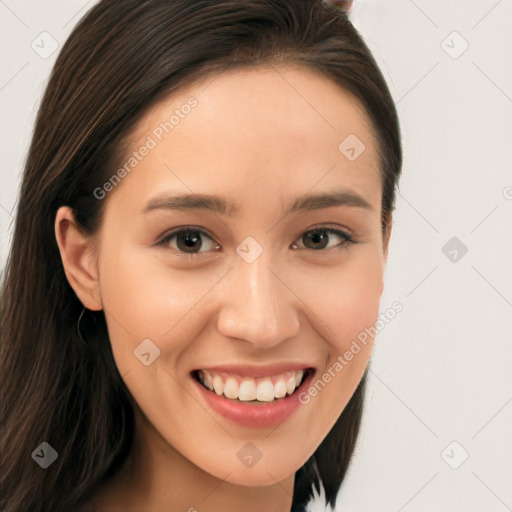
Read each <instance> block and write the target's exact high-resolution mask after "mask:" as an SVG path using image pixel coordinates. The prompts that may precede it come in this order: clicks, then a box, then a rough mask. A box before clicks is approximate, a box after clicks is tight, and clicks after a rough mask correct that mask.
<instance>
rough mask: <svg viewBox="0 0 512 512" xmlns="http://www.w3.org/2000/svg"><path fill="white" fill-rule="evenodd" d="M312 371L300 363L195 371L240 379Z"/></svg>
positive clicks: (234, 365)
mask: <svg viewBox="0 0 512 512" xmlns="http://www.w3.org/2000/svg"><path fill="white" fill-rule="evenodd" d="M306 369H313V370H314V367H313V366H311V365H310V364H301V363H295V364H294V363H275V364H268V365H265V366H254V365H248V364H226V365H218V366H202V367H201V368H198V369H197V370H208V371H210V372H213V373H231V374H236V375H240V377H254V378H258V377H271V376H273V375H280V374H282V373H286V372H293V371H299V370H306Z"/></svg>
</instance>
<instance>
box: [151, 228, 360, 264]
mask: <svg viewBox="0 0 512 512" xmlns="http://www.w3.org/2000/svg"><path fill="white" fill-rule="evenodd" d="M189 231H193V232H198V233H199V234H201V235H205V236H206V237H208V238H209V239H210V240H212V241H213V242H215V240H214V239H213V238H212V237H211V236H210V235H209V234H208V233H206V232H205V231H204V230H202V229H199V228H197V227H195V226H182V227H180V228H177V229H175V230H174V231H171V232H170V233H167V234H166V235H164V237H163V238H162V239H161V240H160V241H158V242H157V243H156V244H155V245H156V246H158V247H164V246H166V245H168V244H169V242H170V241H171V240H172V239H173V238H174V237H175V236H176V235H179V234H180V233H182V232H189ZM324 232H326V233H330V234H334V235H337V236H339V237H340V238H341V239H343V242H342V243H340V244H338V246H336V247H332V248H331V249H346V248H347V246H348V245H350V244H354V243H357V242H356V241H355V240H354V238H353V237H352V235H350V234H349V233H347V232H345V231H342V230H339V229H336V228H329V227H315V228H312V229H308V230H307V231H305V232H304V233H303V234H302V236H304V235H305V234H308V233H324ZM302 236H301V238H302ZM215 243H216V242H215ZM294 244H295V242H294ZM218 245H220V244H218ZM306 250H309V251H314V252H325V251H327V250H329V249H308V248H306ZM177 252H179V253H180V255H181V256H183V257H185V258H188V259H193V258H198V257H200V256H201V254H202V253H200V252H199V253H193V252H192V253H187V252H184V251H180V250H177Z"/></svg>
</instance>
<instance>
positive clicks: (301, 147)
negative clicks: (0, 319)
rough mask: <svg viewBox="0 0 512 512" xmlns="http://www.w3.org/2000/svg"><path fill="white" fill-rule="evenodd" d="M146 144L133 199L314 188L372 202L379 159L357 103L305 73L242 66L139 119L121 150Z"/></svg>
mask: <svg viewBox="0 0 512 512" xmlns="http://www.w3.org/2000/svg"><path fill="white" fill-rule="evenodd" d="M191 98H192V99H193V102H191ZM192 104H194V105H195V106H193V107H192V108H191V107H190V105H192ZM148 138H151V140H152V141H153V142H154V148H153V149H152V150H151V151H150V152H149V154H148V155H147V156H145V157H144V159H143V161H141V162H140V163H139V164H138V165H137V167H138V170H139V171H144V172H134V173H132V174H134V175H136V178H135V179H136V180H137V187H138V188H139V190H140V191H143V190H146V191H147V192H148V193H149V192H151V191H154V192H158V191H159V187H158V183H157V182H158V181H162V180H164V181H166V182H168V184H169V186H170V187H171V188H176V187H175V185H176V184H178V185H179V186H181V187H183V186H184V185H187V184H189V185H190V186H191V187H193V188H194V190H197V191H201V190H198V189H201V188H204V190H205V191H208V192H210V191H211V192H214V191H222V190H223V189H224V188H226V186H228V185H229V186H231V187H233V188H234V190H239V191H241V189H242V188H246V187H247V186H251V184H256V183H260V184H261V183H265V184H266V187H265V189H258V188H257V187H255V188H254V194H256V195H257V194H262V193H265V190H266V191H267V192H269V193H270V192H271V191H272V190H274V189H275V190H278V191H280V194H281V196H284V195H287V194H286V190H287V189H288V190H290V192H292V191H293V190H295V189H297V190H296V191H297V192H298V191H300V189H303V188H304V187H307V188H311V187H313V186H314V185H315V183H316V182H319V181H320V180H321V181H322V184H323V185H326V186H327V185H330V184H332V185H340V184H342V185H343V184H347V185H350V186H352V187H353V188H359V190H360V191H362V190H363V189H367V190H366V192H367V197H368V195H370V196H372V197H368V199H369V200H370V201H372V199H373V200H375V201H376V200H378V199H380V195H379V194H380V190H375V189H376V186H375V185H376V184H380V175H379V170H378V151H377V147H376V143H375V140H374V137H373V133H372V129H371V124H370V123H369V121H368V118H367V115H366V113H365V111H364V109H363V107H362V105H361V104H360V102H359V101H358V100H357V99H356V98H355V97H354V96H353V95H352V94H351V93H349V92H347V91H346V90H344V89H343V88H341V87H340V86H339V85H338V84H336V83H334V82H333V81H332V80H330V79H328V78H326V77H325V76H323V75H321V74H319V73H316V72H313V71H311V70H309V69H305V68H297V67H289V66H287V67H283V66H281V67H277V66H261V67H252V68H241V69H235V70H230V71H227V72H223V73H221V74H216V75H213V76H208V77H205V78H204V79H202V80H200V81H195V82H193V83H192V84H190V85H188V86H186V87H182V88H181V89H180V90H178V91H175V92H174V93H172V94H171V95H170V96H168V97H167V98H166V99H165V100H163V101H161V102H160V103H158V104H157V105H155V106H154V107H153V108H152V109H151V110H150V111H148V112H147V113H146V115H145V116H144V117H143V118H142V119H141V121H140V122H139V123H138V125H137V126H136V128H135V130H134V131H133V133H132V134H131V136H130V138H129V146H128V147H129V148H130V149H131V150H132V151H133V150H136V149H137V148H138V147H140V146H141V145H143V144H144V143H145V141H147V140H148ZM354 156H355V157H356V158H354ZM157 176H158V179H157ZM130 180H131V181H132V182H133V181H135V180H134V179H133V178H131V177H130ZM180 182H181V183H180ZM134 186H135V184H134ZM160 188H161V187H160ZM189 188H190V187H189Z"/></svg>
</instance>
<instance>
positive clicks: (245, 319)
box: [218, 251, 301, 349]
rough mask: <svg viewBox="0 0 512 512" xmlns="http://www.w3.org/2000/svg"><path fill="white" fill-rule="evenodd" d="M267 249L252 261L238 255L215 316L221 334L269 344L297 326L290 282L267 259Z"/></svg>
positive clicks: (289, 334)
mask: <svg viewBox="0 0 512 512" xmlns="http://www.w3.org/2000/svg"><path fill="white" fill-rule="evenodd" d="M267 252H268V251H263V253H262V254H261V255H260V256H259V257H258V258H257V259H256V260H255V261H253V262H252V263H247V262H246V261H244V260H243V259H242V258H237V259H236V263H235V268H234V269H233V270H232V271H231V272H229V278H228V279H229V281H228V285H227V287H226V288H224V292H223V293H224V294H225V297H224V298H223V301H222V307H221V310H220V312H219V317H218V330H219V332H220V334H221V335H223V336H226V337H229V338H237V339H239V340H245V341H247V342H248V343H251V344H252V345H253V346H254V347H255V348H267V349H268V348H271V347H273V346H275V345H278V344H279V343H282V342H283V341H284V340H286V339H288V338H291V337H293V336H296V335H297V334H298V333H299V330H300V321H299V309H298V308H299V304H300V303H301V302H300V300H299V299H298V297H297V296H296V295H295V294H294V293H293V283H289V282H287V281H288V280H287V279H286V276H289V275H290V274H289V273H286V276H285V275H284V272H282V271H281V272H280V271H279V270H276V265H275V264H273V265H272V262H270V261H269V259H270V258H269V257H267Z"/></svg>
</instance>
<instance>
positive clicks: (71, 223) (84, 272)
mask: <svg viewBox="0 0 512 512" xmlns="http://www.w3.org/2000/svg"><path fill="white" fill-rule="evenodd" d="M55 237H56V239H57V245H58V246H59V251H60V256H61V259H62V264H63V266H64V272H65V274H66V277H67V280H68V282H69V284H70V285H71V287H72V288H73V290H74V291H75V293H76V295H77V297H78V298H79V299H80V301H81V302H82V304H83V305H84V306H85V307H86V308H87V309H91V310H93V311H99V310H101V309H102V308H103V305H102V301H101V294H100V286H99V272H98V266H97V256H96V250H95V249H96V247H95V244H94V239H93V238H92V237H88V236H87V235H85V234H84V233H83V232H82V231H81V230H80V228H79V227H78V224H77V223H76V221H75V217H74V215H73V210H71V208H69V207H68V206H62V207H60V208H59V210H58V211H57V214H56V216H55Z"/></svg>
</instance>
